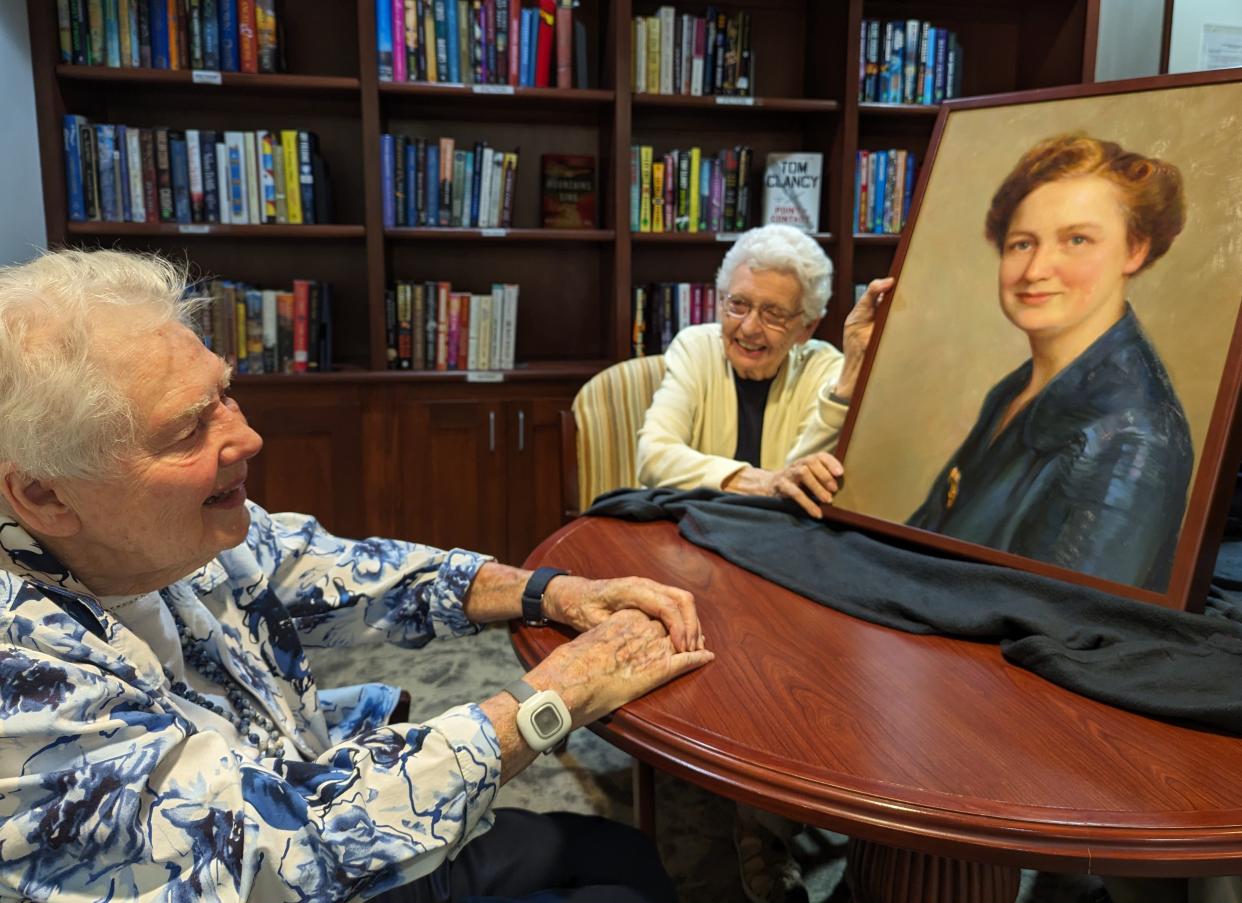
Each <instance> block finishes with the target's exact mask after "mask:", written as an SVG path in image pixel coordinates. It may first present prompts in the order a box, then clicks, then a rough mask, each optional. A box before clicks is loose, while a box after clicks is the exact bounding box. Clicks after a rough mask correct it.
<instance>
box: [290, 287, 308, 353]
mask: <svg viewBox="0 0 1242 903" xmlns="http://www.w3.org/2000/svg"><path fill="white" fill-rule="evenodd" d="M309 352H310V282H309V280H306V279H294V280H293V372H294V373H305V372H306V362H307V360H308V359H309V357H310V354H309Z"/></svg>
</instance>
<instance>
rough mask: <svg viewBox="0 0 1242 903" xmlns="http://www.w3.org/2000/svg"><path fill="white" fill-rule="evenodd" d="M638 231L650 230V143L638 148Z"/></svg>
mask: <svg viewBox="0 0 1242 903" xmlns="http://www.w3.org/2000/svg"><path fill="white" fill-rule="evenodd" d="M638 178H639V186H640V188H639V194H638V231H639V232H650V231H651V145H649V144H644V145H641V146H640V147H639V148H638Z"/></svg>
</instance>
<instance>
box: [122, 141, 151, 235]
mask: <svg viewBox="0 0 1242 903" xmlns="http://www.w3.org/2000/svg"><path fill="white" fill-rule="evenodd" d="M125 156H126V157H127V158H128V159H129V214H130V216H129V218H130V221H131V222H135V223H145V222H146V221H147V202H146V196H145V195H144V193H143V191H142V136H141V134H139V132H138V129H136V128H130V129H126V130H125Z"/></svg>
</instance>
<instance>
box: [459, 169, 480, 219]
mask: <svg viewBox="0 0 1242 903" xmlns="http://www.w3.org/2000/svg"><path fill="white" fill-rule="evenodd" d="M462 156H463V158H464V159H463V160H462V190H461V225H462V226H463V227H465V228H470V227H472V226H473V225H474V221H473V220H472V219H471V217H470V208H471V207H472V206H473V205H474V204H475V203H476V200H475V199H476V198H477V197H478V184H477V183H476V182H475V180H474V169H475V167H474V151H472V150H468V151H463V152H462Z"/></svg>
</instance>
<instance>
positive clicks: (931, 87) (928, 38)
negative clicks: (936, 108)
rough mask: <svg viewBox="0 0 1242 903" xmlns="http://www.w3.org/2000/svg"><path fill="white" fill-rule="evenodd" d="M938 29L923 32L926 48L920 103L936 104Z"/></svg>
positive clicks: (927, 29) (928, 29)
mask: <svg viewBox="0 0 1242 903" xmlns="http://www.w3.org/2000/svg"><path fill="white" fill-rule="evenodd" d="M939 31H941V29H939V28H926V29H924V30H923V45H924V46H925V47H926V48H927V67H926V68H925V69H923V93H922V99H921V102H922V103H935V102H936V35H937V33H938V32H939Z"/></svg>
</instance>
